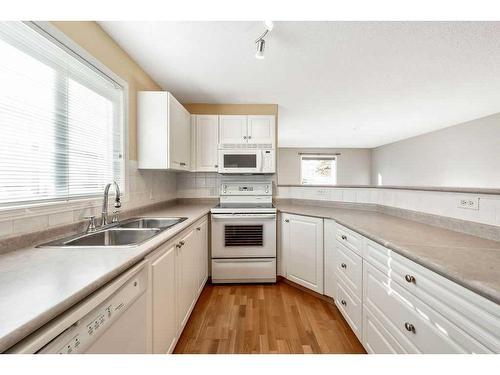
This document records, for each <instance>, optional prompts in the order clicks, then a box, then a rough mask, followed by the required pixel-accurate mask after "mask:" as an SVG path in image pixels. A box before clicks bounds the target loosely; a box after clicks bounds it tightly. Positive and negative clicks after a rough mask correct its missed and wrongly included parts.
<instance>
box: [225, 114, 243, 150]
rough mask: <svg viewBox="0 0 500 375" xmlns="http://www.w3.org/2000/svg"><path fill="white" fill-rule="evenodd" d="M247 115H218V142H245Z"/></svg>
mask: <svg viewBox="0 0 500 375" xmlns="http://www.w3.org/2000/svg"><path fill="white" fill-rule="evenodd" d="M247 141H248V140H247V116H239V115H224V116H219V143H220V144H241V143H247Z"/></svg>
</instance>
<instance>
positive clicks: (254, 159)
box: [219, 148, 276, 174]
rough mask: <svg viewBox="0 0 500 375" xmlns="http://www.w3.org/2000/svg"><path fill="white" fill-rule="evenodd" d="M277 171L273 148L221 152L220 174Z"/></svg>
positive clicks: (225, 150)
mask: <svg viewBox="0 0 500 375" xmlns="http://www.w3.org/2000/svg"><path fill="white" fill-rule="evenodd" d="M275 171H276V161H275V150H274V149H272V148H268V149H267V148H266V149H223V150H219V173H251V174H264V173H274V172H275Z"/></svg>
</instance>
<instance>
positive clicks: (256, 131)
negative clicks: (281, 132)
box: [219, 115, 276, 148]
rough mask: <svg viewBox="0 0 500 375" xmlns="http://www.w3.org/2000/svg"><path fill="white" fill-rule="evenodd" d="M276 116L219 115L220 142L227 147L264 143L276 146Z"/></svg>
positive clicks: (268, 145) (272, 146) (270, 146)
mask: <svg viewBox="0 0 500 375" xmlns="http://www.w3.org/2000/svg"><path fill="white" fill-rule="evenodd" d="M275 121H276V120H275V117H274V116H272V115H248V116H246V115H243V116H242V115H224V116H219V144H220V145H223V146H226V147H234V146H232V145H242V144H264V145H267V146H266V147H269V148H274V147H275V133H276V125H275Z"/></svg>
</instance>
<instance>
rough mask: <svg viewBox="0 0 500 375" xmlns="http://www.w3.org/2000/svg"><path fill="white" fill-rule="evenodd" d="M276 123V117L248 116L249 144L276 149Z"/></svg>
mask: <svg viewBox="0 0 500 375" xmlns="http://www.w3.org/2000/svg"><path fill="white" fill-rule="evenodd" d="M274 122H275V118H274V116H256V115H252V116H248V143H259V144H262V143H264V144H270V145H271V147H274V135H275V125H274Z"/></svg>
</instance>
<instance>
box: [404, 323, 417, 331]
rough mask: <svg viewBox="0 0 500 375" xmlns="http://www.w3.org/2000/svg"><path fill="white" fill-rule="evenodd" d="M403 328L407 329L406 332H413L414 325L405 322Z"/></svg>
mask: <svg viewBox="0 0 500 375" xmlns="http://www.w3.org/2000/svg"><path fill="white" fill-rule="evenodd" d="M405 329H406V330H407V331H408V332H412V333H415V326H414V325H413V324H411V323H408V322H407V323H405Z"/></svg>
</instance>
